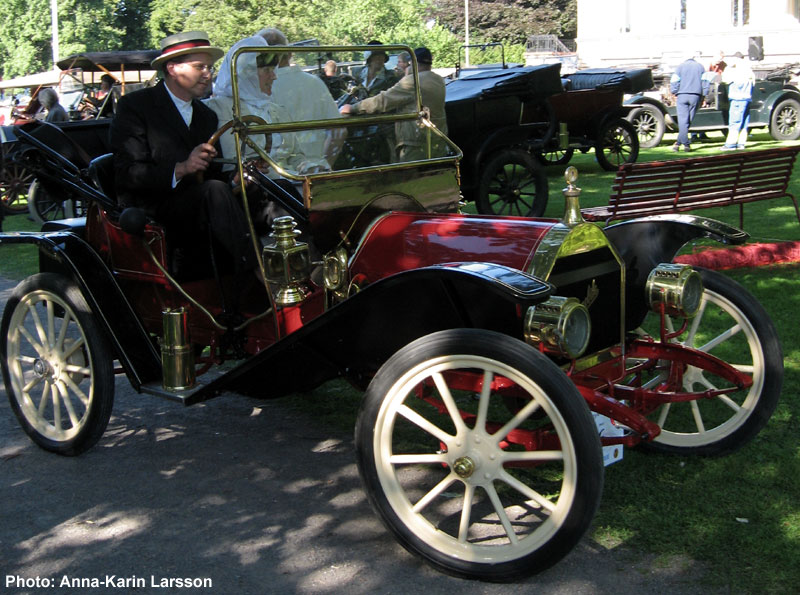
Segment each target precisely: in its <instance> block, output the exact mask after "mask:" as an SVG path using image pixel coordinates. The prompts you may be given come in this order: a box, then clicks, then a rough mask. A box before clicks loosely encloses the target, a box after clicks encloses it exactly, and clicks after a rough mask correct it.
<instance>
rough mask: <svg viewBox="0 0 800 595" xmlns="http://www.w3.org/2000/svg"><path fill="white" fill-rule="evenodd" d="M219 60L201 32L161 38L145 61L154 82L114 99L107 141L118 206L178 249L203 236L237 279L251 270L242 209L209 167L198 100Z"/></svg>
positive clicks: (212, 127) (212, 117)
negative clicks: (152, 223) (147, 220)
mask: <svg viewBox="0 0 800 595" xmlns="http://www.w3.org/2000/svg"><path fill="white" fill-rule="evenodd" d="M223 54H224V52H223V51H222V50H221V49H220V48H217V47H213V46H212V45H211V44H210V43H209V41H208V36H207V35H206V33H204V32H202V31H189V32H185V33H177V34H175V35H170V36H169V37H166V38H164V39H163V40H162V41H161V54H160V55H159V56H158V57H157V58H156V59H155V60H153V63H152V65H153V68H155V69H156V70H158V71H159V73H160V74H161V76H162V80H161V81H160V82H159V83H158V84H157V85H156V86H155V87H151V88H147V89H142V90H140V91H136V92H134V93H130V94H128V95H125V96H124V97H122V98H121V99H120V102H119V104H118V106H117V113H116V116H115V117H114V121H113V122H112V124H111V132H110V136H111V149H112V151H113V152H114V170H115V182H116V191H117V195H118V197H119V201H120V203H121V204H122V205H123V206H136V207H140V208H142V209H144V210H145V212H147V214H148V215H150V216H151V217H153V218H154V219H155V220H156V221H158V222H159V223H161V224H163V225H164V226H165V227H166V228H167V230H168V234H169V236H170V237H172V238H173V239H174V240H176V243H177V244H178V245H184V246H185V245H189V244H191V243H192V242H193V241H196V240H197V239H198V238H203V237H204V236H203V235H202V231H201V230H204V229H205V230H210V231H211V233H212V235H213V237H214V238H215V239H216V240H217V242H218V243H219V244H220V245H221V246H222V247H224V248H225V250H226V251H227V252H229V254H230V256H231V258H232V260H233V272H234V273H239V272H243V271H246V270H250V269H252V268H253V267H254V266H255V255H254V251H253V247H252V241H251V239H250V237H249V230H248V225H247V221H246V219H245V216H244V211H243V209H242V208H241V207H240V206H239V204H238V203H237V201H236V199H235V198H234V196H233V194H232V193H231V189H230V186H229V184H228V183H227V182H226V181H223V179H222V176H223V174H222V171H221V168H220V167H218V166H217V164H212V163H211V160H212V159H213V158H214V157H215V156H216V155H217V149H216V148H215V147H213V146H212V145H210V144H208V142H207V141H208V139H209V138H210V137H211V135H212V134H213V133H214V132H215V131H216V130H217V127H218V124H217V116H216V114H215V113H214V112H213V111H212V110H211V109H209V108H208V107H207V106H205V105H203V103H201V102H200V101H199V100H200V99H201V98H202V97H205V96H206V95H207V94H208V91H209V90H210V86H211V77H212V74H213V72H214V63H215V62H216V61H217V60H219V59H220V58H221V57H222V55H223ZM198 232H199V233H198Z"/></svg>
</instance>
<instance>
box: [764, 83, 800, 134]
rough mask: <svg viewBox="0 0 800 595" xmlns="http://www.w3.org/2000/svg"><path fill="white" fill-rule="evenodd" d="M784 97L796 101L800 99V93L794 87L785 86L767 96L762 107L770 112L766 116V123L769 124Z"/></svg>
mask: <svg viewBox="0 0 800 595" xmlns="http://www.w3.org/2000/svg"><path fill="white" fill-rule="evenodd" d="M784 99H794V100H795V101H800V93H798V92H797V90H795V89H794V88H792V87H789V88H786V87H784V88H783V89H781V90H780V91H774V92H772V93H770V94H769V96H767V98H766V99H765V100H764V107H763V108H762V111H763V112H764V113H765V114H768V115H767V116H766V118H767V119H766V123H767V125H768V126H769V123H770V121H771V119H772V111H773V110H774V109H775V107H776V106H777V105H778V104H779V103H780V102H781V101H783V100H784Z"/></svg>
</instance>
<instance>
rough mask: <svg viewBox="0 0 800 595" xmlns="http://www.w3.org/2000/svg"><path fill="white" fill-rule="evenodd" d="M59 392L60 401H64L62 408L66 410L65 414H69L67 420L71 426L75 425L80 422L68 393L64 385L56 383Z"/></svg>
mask: <svg viewBox="0 0 800 595" xmlns="http://www.w3.org/2000/svg"><path fill="white" fill-rule="evenodd" d="M58 389H59V392H60V393H61V402H62V403H64V408H65V409H66V410H67V415H68V416H69V421H70V423H71V424H72V427H73V428H74V427H77V426H78V424H80V419H79V418H78V416H77V415H76V414H75V408H74V407H73V406H72V401H71V400H70V398H69V393H68V392H67V390H66V387H65V386H64V385H63V384H61V383H59V384H58Z"/></svg>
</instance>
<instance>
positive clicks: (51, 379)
mask: <svg viewBox="0 0 800 595" xmlns="http://www.w3.org/2000/svg"><path fill="white" fill-rule="evenodd" d="M0 333H2V337H3V340H2V341H1V342H0V358H1V359H2V362H1V363H2V369H3V379H4V381H5V385H6V390H7V391H8V398H9V401H10V402H11V408H12V409H13V410H14V413H15V414H16V416H17V419H19V422H20V424H21V425H22V428H23V429H24V430H25V432H26V433H27V434H28V435H29V436H30V437H31V439H32V440H33V441H34V442H35V443H36V444H38V445H39V446H41V447H42V448H44V449H45V450H49V451H52V452H56V453H59V454H63V455H71V456H72V455H77V454H80V453H81V452H83V451H85V450H86V449H88V448H90V447H91V446H93V445H94V444H95V443H96V442H97V441H98V440H99V439H100V436H101V435H102V434H103V431H104V430H105V428H106V425H107V424H108V419H109V416H110V415H111V407H112V404H113V402H114V374H113V369H112V361H113V359H114V356H113V355H112V354H111V351H110V350H109V348H108V347H107V344H106V340H105V337H104V336H103V334H102V331H101V329H100V328H99V326H98V324H97V322H96V321H95V319H94V317H93V315H92V312H91V311H90V309H89V306H88V305H87V303H86V300H85V299H84V298H83V295H81V292H80V290H79V289H78V287H77V286H76V285H75V284H74V283H72V282H71V281H68V280H67V279H65V278H64V277H62V276H60V275H56V274H53V273H40V274H37V275H33V276H32V277H28V278H27V279H26V280H25V281H23V282H22V283H20V284H19V285H18V286H17V287H16V289H15V290H14V293H13V294H12V296H11V297H10V298H9V300H8V302H7V304H6V308H5V311H4V312H3V320H2V325H1V326H0Z"/></svg>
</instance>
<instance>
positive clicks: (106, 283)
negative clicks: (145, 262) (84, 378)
mask: <svg viewBox="0 0 800 595" xmlns="http://www.w3.org/2000/svg"><path fill="white" fill-rule="evenodd" d="M76 221H78V220H76ZM4 244H33V245H35V246H37V248H38V250H39V270H40V271H41V272H43V273H57V274H60V275H63V276H65V277H67V278H69V279H72V280H73V281H74V282H75V283H76V284H77V286H78V287H79V288H80V290H81V293H82V294H83V296H84V298H86V302H87V303H88V304H89V307H90V308H91V309H92V313H93V314H94V316H95V317H96V319H97V320H98V322H99V323H100V324H101V326H102V328H104V329H105V331H106V336H107V338H108V341H109V345H110V346H111V348H112V349H113V350H114V352H115V354H116V356H117V359H118V360H119V362H120V364H121V365H122V367H123V368H124V369H125V373H126V374H127V376H128V378H129V380H130V382H131V384H132V385H133V386H134V388H136V389H137V390H138V389H139V387H140V386H141V385H142V384H143V383H145V382H150V381H153V380H160V379H161V356H160V354H159V351H158V350H157V349H156V346H155V345H154V344H153V342H152V341H151V339H150V337H149V335H148V334H147V332H146V331H145V329H144V327H143V326H142V324H141V321H140V320H139V317H138V316H137V315H136V312H135V311H134V310H133V308H132V307H131V304H130V302H129V301H128V299H127V298H126V297H125V294H124V293H123V292H122V290H121V289H120V287H119V284H118V283H117V281H116V279H115V278H114V275H113V274H112V273H111V271H110V270H109V269H108V267H107V266H106V263H105V262H103V260H102V259H101V258H100V256H99V255H98V254H97V252H95V250H94V249H93V248H92V247H91V246H90V245H89V244H87V243H86V242H85V241H84V240H83V239H82V238H81V237H79V236H78V235H77V234H76V233H73V232H72V231H68V230H61V231H50V232H16V233H4V234H0V246H2V245H4ZM123 337H124V342H123V339H122V338H123Z"/></svg>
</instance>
